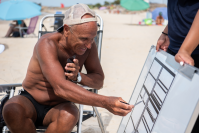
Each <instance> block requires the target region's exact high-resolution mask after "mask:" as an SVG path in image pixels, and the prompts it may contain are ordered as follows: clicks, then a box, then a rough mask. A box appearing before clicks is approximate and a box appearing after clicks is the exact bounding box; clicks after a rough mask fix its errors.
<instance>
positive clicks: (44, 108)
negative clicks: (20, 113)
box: [20, 90, 54, 126]
mask: <svg viewBox="0 0 200 133" xmlns="http://www.w3.org/2000/svg"><path fill="white" fill-rule="evenodd" d="M20 95H22V96H25V97H26V98H28V99H29V100H30V101H31V102H32V104H33V106H34V107H35V110H36V112H37V119H36V122H35V126H43V120H44V117H45V115H46V114H47V112H48V111H49V110H50V109H51V108H53V107H54V106H49V105H42V104H39V103H38V102H37V101H36V100H35V99H34V98H33V97H32V96H31V95H30V94H29V93H28V92H27V91H26V90H24V91H21V93H20Z"/></svg>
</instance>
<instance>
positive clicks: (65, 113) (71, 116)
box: [59, 103, 79, 124]
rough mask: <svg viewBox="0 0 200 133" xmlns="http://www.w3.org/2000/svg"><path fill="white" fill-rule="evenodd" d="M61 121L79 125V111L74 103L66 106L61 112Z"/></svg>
mask: <svg viewBox="0 0 200 133" xmlns="http://www.w3.org/2000/svg"><path fill="white" fill-rule="evenodd" d="M59 119H60V120H62V121H63V120H64V121H66V122H67V121H68V122H69V120H70V122H73V123H75V124H76V123H77V122H78V119H79V110H78V108H77V107H76V105H74V104H73V103H70V104H66V105H65V106H64V108H63V109H61V110H60V111H59Z"/></svg>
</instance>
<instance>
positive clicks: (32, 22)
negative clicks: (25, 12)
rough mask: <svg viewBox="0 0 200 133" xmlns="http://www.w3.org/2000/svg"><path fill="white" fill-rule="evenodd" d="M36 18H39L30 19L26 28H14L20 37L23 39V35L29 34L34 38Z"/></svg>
mask: <svg viewBox="0 0 200 133" xmlns="http://www.w3.org/2000/svg"><path fill="white" fill-rule="evenodd" d="M38 18H39V16H36V17H33V18H31V20H30V23H29V26H28V27H20V26H18V27H15V28H17V29H19V34H20V37H23V36H24V35H30V34H33V35H34V36H35V37H36V35H35V33H34V31H35V27H36V24H37V21H38ZM24 30H27V31H26V32H25V31H24Z"/></svg>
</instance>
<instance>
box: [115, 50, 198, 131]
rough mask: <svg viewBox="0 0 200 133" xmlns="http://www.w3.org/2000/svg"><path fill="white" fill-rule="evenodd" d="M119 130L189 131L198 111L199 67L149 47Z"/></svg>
mask: <svg viewBox="0 0 200 133" xmlns="http://www.w3.org/2000/svg"><path fill="white" fill-rule="evenodd" d="M141 100H142V101H143V102H142V103H140V104H138V105H137V106H136V107H135V108H133V110H132V112H131V113H129V114H128V115H127V116H125V117H123V119H122V121H121V124H120V126H119V129H118V133H190V132H191V130H192V128H193V126H194V123H195V121H196V118H197V117H198V113H199V69H197V68H195V67H192V66H190V65H187V64H185V65H184V66H181V65H179V64H178V63H177V62H176V61H175V60H174V57H173V56H172V55H170V54H168V53H166V52H164V51H160V52H156V50H155V46H152V47H151V49H150V51H149V55H148V57H147V59H146V62H145V64H144V66H143V69H142V72H141V74H140V77H139V79H138V81H137V84H136V86H135V89H134V91H133V93H132V96H131V98H130V101H129V104H132V105H134V104H135V103H137V102H139V101H141Z"/></svg>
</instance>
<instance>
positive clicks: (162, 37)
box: [156, 34, 170, 52]
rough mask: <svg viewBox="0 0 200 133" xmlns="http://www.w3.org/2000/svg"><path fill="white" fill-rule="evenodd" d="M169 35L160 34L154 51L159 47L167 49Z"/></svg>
mask: <svg viewBox="0 0 200 133" xmlns="http://www.w3.org/2000/svg"><path fill="white" fill-rule="evenodd" d="M169 43H170V42H169V37H168V36H167V35H164V34H161V35H160V37H159V39H158V41H157V45H156V51H158V50H159V49H162V50H164V51H165V52H166V51H167V49H168V47H169Z"/></svg>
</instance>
